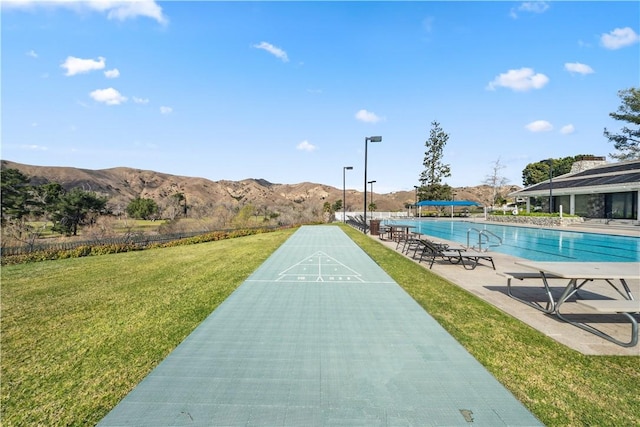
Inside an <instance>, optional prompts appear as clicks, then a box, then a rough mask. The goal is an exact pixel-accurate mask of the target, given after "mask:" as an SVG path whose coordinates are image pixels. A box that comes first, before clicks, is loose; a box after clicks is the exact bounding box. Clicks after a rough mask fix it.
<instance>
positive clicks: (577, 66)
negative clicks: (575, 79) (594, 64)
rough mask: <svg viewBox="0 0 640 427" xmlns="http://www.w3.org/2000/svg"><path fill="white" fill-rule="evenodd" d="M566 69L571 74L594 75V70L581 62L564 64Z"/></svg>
mask: <svg viewBox="0 0 640 427" xmlns="http://www.w3.org/2000/svg"><path fill="white" fill-rule="evenodd" d="M564 69H565V70H567V71H568V72H570V73H578V74H593V73H595V71H593V68H591V67H590V66H588V65H587V64H581V63H579V62H567V63H565V64H564Z"/></svg>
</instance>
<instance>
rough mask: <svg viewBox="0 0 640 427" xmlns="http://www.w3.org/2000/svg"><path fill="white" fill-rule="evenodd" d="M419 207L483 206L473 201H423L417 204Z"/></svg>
mask: <svg viewBox="0 0 640 427" xmlns="http://www.w3.org/2000/svg"><path fill="white" fill-rule="evenodd" d="M416 205H418V206H481V205H480V203H478V202H472V201H471V200H422V201H420V202H418V203H416Z"/></svg>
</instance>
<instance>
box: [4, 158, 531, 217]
mask: <svg viewBox="0 0 640 427" xmlns="http://www.w3.org/2000/svg"><path fill="white" fill-rule="evenodd" d="M1 167H2V169H18V170H19V171H21V172H22V173H23V174H24V175H26V176H27V177H29V178H30V181H31V183H32V184H35V185H39V184H44V183H47V182H57V183H59V184H61V185H62V186H63V187H64V188H65V189H67V190H68V189H71V188H74V187H80V188H82V189H84V190H86V191H92V192H95V193H96V194H98V195H100V196H103V197H107V199H108V206H109V207H110V208H111V210H112V211H114V212H115V213H117V212H120V211H122V210H124V208H126V206H127V204H128V203H129V202H130V201H131V200H133V199H134V198H136V197H141V198H149V199H153V200H155V201H156V203H157V204H158V205H159V206H161V207H162V206H164V205H166V204H167V203H170V201H171V200H172V199H175V195H176V194H178V193H180V194H182V195H183V196H184V198H185V199H186V201H187V203H188V205H189V206H190V208H191V209H192V210H193V211H196V212H197V211H198V210H201V211H207V210H209V209H210V208H212V207H215V206H227V207H234V206H242V205H245V204H252V205H254V206H255V207H258V208H266V209H270V210H273V209H277V208H278V207H280V206H301V207H306V208H318V207H320V208H321V207H322V205H323V204H324V203H325V202H329V203H331V204H333V203H335V202H336V201H338V200H342V198H343V190H342V189H338V188H335V187H331V186H329V185H324V184H318V183H311V182H303V183H299V184H276V183H272V182H269V181H268V180H266V179H244V180H242V181H227V180H221V181H211V180H208V179H205V178H198V177H187V176H178V175H170V174H166V173H162V172H155V171H150V170H141V169H135V168H129V167H116V168H110V169H99V170H90V169H80V168H74V167H61V166H32V165H25V164H20V163H15V162H12V161H8V160H2V161H1ZM416 184H417V183H416ZM519 188H520V187H518V186H514V185H509V186H505V187H502V188H501V189H500V190H501V193H502V194H503V195H504V194H508V193H509V192H511V191H515V190H517V189H519ZM454 192H455V198H456V199H457V200H472V201H476V202H479V203H481V204H483V205H488V204H490V203H491V199H492V195H493V189H492V188H491V187H490V186H488V185H479V186H476V187H459V188H455V189H454ZM371 197H373V202H374V203H375V204H376V210H377V211H400V210H404V209H406V208H405V206H406V204H411V203H414V202H415V200H416V199H415V197H416V195H415V192H414V191H397V192H393V193H388V194H378V193H374V194H373V196H371V194H368V195H367V198H368V202H370V201H371ZM345 199H346V209H347V210H351V211H362V209H363V205H364V197H363V192H362V191H360V190H356V189H346V197H345Z"/></svg>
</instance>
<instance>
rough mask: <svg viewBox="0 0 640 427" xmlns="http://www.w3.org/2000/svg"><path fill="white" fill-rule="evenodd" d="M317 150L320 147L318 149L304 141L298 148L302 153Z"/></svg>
mask: <svg viewBox="0 0 640 427" xmlns="http://www.w3.org/2000/svg"><path fill="white" fill-rule="evenodd" d="M317 148H318V147H316V146H315V145H313V144H311V143H310V142H309V141H307V140H304V141H302V142H301V143H300V144H298V145H297V146H296V149H297V150H302V151H315V150H317Z"/></svg>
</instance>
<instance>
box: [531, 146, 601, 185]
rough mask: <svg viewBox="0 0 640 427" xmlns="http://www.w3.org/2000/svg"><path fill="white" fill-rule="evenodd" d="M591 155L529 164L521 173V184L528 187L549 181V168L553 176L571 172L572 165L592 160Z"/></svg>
mask: <svg viewBox="0 0 640 427" xmlns="http://www.w3.org/2000/svg"><path fill="white" fill-rule="evenodd" d="M594 157H596V156H593V155H591V154H579V155H577V156H569V157H562V158H560V159H544V160H540V161H539V162H535V163H529V164H528V165H527V166H526V167H525V168H524V170H523V171H522V184H523V185H524V186H525V187H530V186H532V185H534V184H537V183H539V182H543V181H546V180H548V179H549V172H550V171H549V168H553V171H552V173H553V176H560V175H564V174H566V173H569V172H571V167H572V166H573V164H574V163H575V162H577V161H579V160H582V159H589V158H594Z"/></svg>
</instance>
